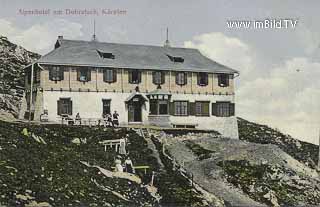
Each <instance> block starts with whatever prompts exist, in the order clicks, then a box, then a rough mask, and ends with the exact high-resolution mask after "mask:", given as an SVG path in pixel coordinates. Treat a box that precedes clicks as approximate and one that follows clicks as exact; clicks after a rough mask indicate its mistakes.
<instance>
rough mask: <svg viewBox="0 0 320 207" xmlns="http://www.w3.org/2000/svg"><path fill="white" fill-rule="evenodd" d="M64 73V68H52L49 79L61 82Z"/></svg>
mask: <svg viewBox="0 0 320 207" xmlns="http://www.w3.org/2000/svg"><path fill="white" fill-rule="evenodd" d="M63 73H64V70H63V67H61V66H52V67H51V68H50V69H49V79H50V80H52V81H61V80H63V79H64V77H63Z"/></svg>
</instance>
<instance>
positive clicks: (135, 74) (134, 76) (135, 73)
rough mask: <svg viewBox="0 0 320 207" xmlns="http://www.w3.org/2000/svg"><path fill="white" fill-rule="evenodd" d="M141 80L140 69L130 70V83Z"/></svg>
mask: <svg viewBox="0 0 320 207" xmlns="http://www.w3.org/2000/svg"><path fill="white" fill-rule="evenodd" d="M140 82H141V72H140V71H139V70H131V71H129V83H132V84H137V83H140Z"/></svg>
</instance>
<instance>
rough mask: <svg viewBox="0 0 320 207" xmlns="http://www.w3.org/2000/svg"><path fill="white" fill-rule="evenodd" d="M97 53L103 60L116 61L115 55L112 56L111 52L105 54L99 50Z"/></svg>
mask: <svg viewBox="0 0 320 207" xmlns="http://www.w3.org/2000/svg"><path fill="white" fill-rule="evenodd" d="M97 52H98V54H99V56H100V57H101V58H108V59H114V54H112V53H111V52H103V51H99V50H97Z"/></svg>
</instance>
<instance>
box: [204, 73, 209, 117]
mask: <svg viewBox="0 0 320 207" xmlns="http://www.w3.org/2000/svg"><path fill="white" fill-rule="evenodd" d="M208 76H209V75H208V73H206V75H205V77H206V78H205V84H206V86H207V85H208V79H209V78H208ZM208 115H209V114H208Z"/></svg>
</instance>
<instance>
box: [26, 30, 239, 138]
mask: <svg viewBox="0 0 320 207" xmlns="http://www.w3.org/2000/svg"><path fill="white" fill-rule="evenodd" d="M32 67H33V73H32V70H31V69H32ZM25 72H26V78H25V82H26V83H25V85H26V91H25V97H24V100H23V103H22V107H21V108H22V109H21V112H20V118H22V119H23V118H28V117H29V115H31V118H32V119H33V120H37V121H40V115H41V114H43V113H44V111H46V112H47V113H48V119H49V121H51V122H59V120H61V116H64V115H68V116H69V117H73V118H74V117H75V115H76V114H77V113H79V114H80V116H81V117H82V118H92V119H94V118H101V117H102V114H103V113H109V112H110V113H113V112H114V111H115V110H116V111H117V112H118V113H119V114H120V117H119V122H120V125H121V124H123V125H129V124H141V125H157V126H160V127H169V128H170V127H174V128H196V129H203V130H215V131H218V132H220V133H221V134H222V135H223V136H226V137H231V138H238V125H237V119H236V116H235V102H234V100H235V97H234V96H235V93H234V78H235V77H237V76H238V72H237V71H236V70H233V69H231V68H228V67H226V66H224V65H221V64H219V63H217V62H215V61H213V60H211V59H209V58H207V57H205V56H203V55H202V54H201V53H200V52H199V51H198V50H196V49H189V48H176V47H171V46H170V45H169V42H168V41H166V43H165V45H164V46H147V45H132V44H117V43H104V42H98V41H78V40H66V39H63V37H62V36H59V37H58V40H57V42H56V44H55V46H54V50H52V51H51V52H49V53H48V54H46V55H44V56H43V57H41V58H40V59H39V60H37V61H36V62H35V63H33V65H29V66H28V67H26V68H25ZM31 74H33V79H32V81H31ZM31 82H32V85H33V87H32V90H31ZM31 91H32V103H31V104H30V100H31V98H30V97H31Z"/></svg>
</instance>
